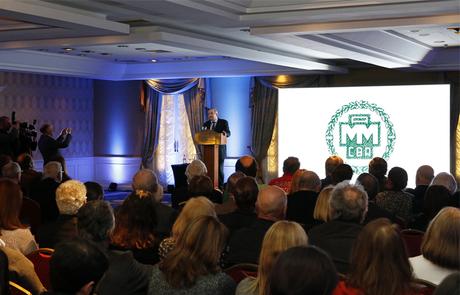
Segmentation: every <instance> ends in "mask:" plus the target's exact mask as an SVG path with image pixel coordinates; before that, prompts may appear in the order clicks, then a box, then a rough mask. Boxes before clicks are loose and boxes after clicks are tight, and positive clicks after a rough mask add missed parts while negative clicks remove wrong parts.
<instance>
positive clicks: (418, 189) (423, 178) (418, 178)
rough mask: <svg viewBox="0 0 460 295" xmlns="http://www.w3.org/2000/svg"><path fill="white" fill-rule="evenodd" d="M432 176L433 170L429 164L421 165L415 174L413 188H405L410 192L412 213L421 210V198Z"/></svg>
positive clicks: (418, 212)
mask: <svg viewBox="0 0 460 295" xmlns="http://www.w3.org/2000/svg"><path fill="white" fill-rule="evenodd" d="M433 178H434V170H433V168H432V167H431V166H428V165H423V166H420V167H419V168H418V169H417V173H416V175H415V188H413V189H412V188H407V189H406V192H408V193H410V194H412V195H413V196H414V198H413V199H412V205H413V206H412V210H413V213H414V214H420V213H422V212H423V208H424V206H423V199H424V197H425V192H426V190H427V188H428V186H429V185H430V183H431V181H432V180H433Z"/></svg>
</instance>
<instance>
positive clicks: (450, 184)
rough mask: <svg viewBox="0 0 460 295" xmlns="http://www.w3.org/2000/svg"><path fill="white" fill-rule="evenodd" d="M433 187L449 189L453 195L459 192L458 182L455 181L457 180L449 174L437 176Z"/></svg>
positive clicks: (444, 173) (432, 183) (442, 173)
mask: <svg viewBox="0 0 460 295" xmlns="http://www.w3.org/2000/svg"><path fill="white" fill-rule="evenodd" d="M431 185H441V186H443V187H445V188H447V189H448V190H449V192H450V193H451V194H452V195H453V194H455V192H456V191H457V181H455V178H454V177H453V176H452V174H450V173H447V172H441V173H439V174H437V175H436V176H435V177H434V178H433V181H432V182H431Z"/></svg>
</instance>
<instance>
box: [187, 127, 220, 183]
mask: <svg viewBox="0 0 460 295" xmlns="http://www.w3.org/2000/svg"><path fill="white" fill-rule="evenodd" d="M194 139H195V143H197V144H201V145H202V146H203V162H204V163H205V165H206V168H208V175H209V177H211V179H212V182H213V184H214V187H218V186H219V145H221V144H227V136H225V135H223V134H222V133H217V132H214V131H212V130H204V131H201V132H197V133H195V136H194Z"/></svg>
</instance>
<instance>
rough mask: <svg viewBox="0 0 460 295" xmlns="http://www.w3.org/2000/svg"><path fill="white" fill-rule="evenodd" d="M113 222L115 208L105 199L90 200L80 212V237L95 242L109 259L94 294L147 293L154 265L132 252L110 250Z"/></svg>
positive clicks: (130, 294) (129, 294)
mask: <svg viewBox="0 0 460 295" xmlns="http://www.w3.org/2000/svg"><path fill="white" fill-rule="evenodd" d="M114 225H115V220H114V216H113V211H112V207H111V206H110V204H109V203H107V202H104V201H102V200H96V201H90V202H88V203H86V204H85V205H83V207H81V208H80V210H79V211H78V231H79V234H80V237H82V238H84V239H87V240H89V241H91V242H94V243H95V244H96V245H97V246H98V247H99V249H100V250H102V251H103V252H104V253H105V254H106V255H107V258H108V261H109V268H108V269H107V271H106V273H105V275H104V277H103V278H102V279H101V281H100V282H99V284H98V286H97V288H96V289H97V290H96V292H95V293H97V294H101V295H112V294H123V295H134V294H139V295H140V294H146V293H147V288H148V282H149V280H150V276H151V273H152V266H151V265H144V264H140V263H139V262H137V261H136V260H135V259H134V257H133V254H132V253H131V252H130V251H117V250H108V246H109V242H110V235H111V233H112V231H113V228H114Z"/></svg>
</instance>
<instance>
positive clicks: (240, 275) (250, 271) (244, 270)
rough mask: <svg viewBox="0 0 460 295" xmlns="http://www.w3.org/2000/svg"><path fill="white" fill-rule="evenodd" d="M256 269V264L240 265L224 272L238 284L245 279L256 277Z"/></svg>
mask: <svg viewBox="0 0 460 295" xmlns="http://www.w3.org/2000/svg"><path fill="white" fill-rule="evenodd" d="M257 268H258V266H257V264H251V263H240V264H235V265H234V266H231V267H229V268H227V269H225V270H224V272H225V273H226V274H228V275H229V276H230V277H231V278H232V279H233V280H234V281H235V283H237V284H238V283H239V282H241V281H242V280H243V279H245V278H247V277H257Z"/></svg>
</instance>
